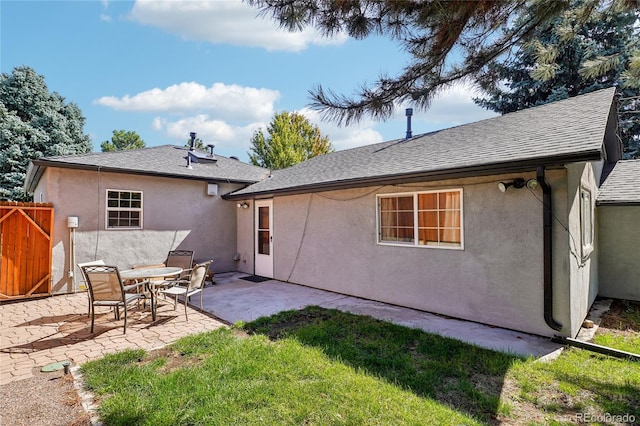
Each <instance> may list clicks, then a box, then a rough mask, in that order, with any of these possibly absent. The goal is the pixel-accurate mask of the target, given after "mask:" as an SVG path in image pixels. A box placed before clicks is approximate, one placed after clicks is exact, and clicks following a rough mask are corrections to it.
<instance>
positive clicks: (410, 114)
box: [404, 108, 413, 139]
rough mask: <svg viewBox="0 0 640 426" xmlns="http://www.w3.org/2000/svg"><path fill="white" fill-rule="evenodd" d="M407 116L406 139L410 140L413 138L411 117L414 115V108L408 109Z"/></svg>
mask: <svg viewBox="0 0 640 426" xmlns="http://www.w3.org/2000/svg"><path fill="white" fill-rule="evenodd" d="M405 115H406V116H407V135H406V136H405V137H404V138H405V139H409V138H411V137H412V136H413V135H412V133H411V116H412V115H413V108H407V109H406V110H405Z"/></svg>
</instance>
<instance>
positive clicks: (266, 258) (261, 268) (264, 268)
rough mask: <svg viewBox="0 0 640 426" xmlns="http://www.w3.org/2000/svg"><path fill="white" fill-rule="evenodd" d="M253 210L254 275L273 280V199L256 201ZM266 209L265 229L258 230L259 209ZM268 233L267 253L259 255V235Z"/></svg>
mask: <svg viewBox="0 0 640 426" xmlns="http://www.w3.org/2000/svg"><path fill="white" fill-rule="evenodd" d="M254 205H255V210H254V224H255V225H254V231H253V243H254V267H253V269H254V274H255V275H259V276H261V277H266V278H273V199H269V200H256V201H255V203H254ZM264 207H267V208H268V209H269V214H268V224H267V226H268V227H267V228H260V209H261V208H264ZM265 231H267V232H268V240H269V246H268V247H269V249H268V250H269V253H268V254H264V253H260V251H261V250H260V248H261V247H260V240H259V237H260V233H261V232H265Z"/></svg>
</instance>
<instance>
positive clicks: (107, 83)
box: [0, 0, 494, 161]
mask: <svg viewBox="0 0 640 426" xmlns="http://www.w3.org/2000/svg"><path fill="white" fill-rule="evenodd" d="M257 15H258V11H257V10H255V9H252V8H250V7H249V6H247V5H246V4H243V3H242V2H241V1H239V0H238V1H235V0H228V1H227V0H224V1H222V0H211V1H195V0H193V1H170V0H162V1H151V0H144V1H135V2H130V1H24V0H22V1H13V0H1V2H0V43H1V44H0V48H1V50H0V69H1V71H2V72H4V73H11V71H12V70H13V68H14V67H16V66H21V65H26V66H29V67H32V68H33V69H34V70H35V71H36V72H37V73H38V74H41V75H43V76H44V77H45V81H46V83H47V86H48V88H49V90H50V91H56V92H58V93H60V94H61V95H62V96H63V97H65V99H66V100H67V101H68V102H73V103H75V104H77V105H78V106H79V107H80V109H81V111H82V113H83V115H84V116H85V117H86V123H85V127H84V130H85V133H88V134H89V135H90V137H91V139H92V140H93V147H94V151H99V150H100V143H101V142H103V141H105V140H108V139H110V138H111V135H112V131H113V130H119V129H123V130H134V131H136V132H137V133H138V134H140V136H141V137H142V139H144V141H145V142H146V144H147V146H156V145H164V144H174V145H184V144H185V143H186V141H187V139H188V138H189V132H191V131H194V132H197V133H198V137H199V138H201V139H202V140H203V141H204V143H205V144H210V143H212V144H215V145H216V152H218V153H219V154H222V155H226V156H230V155H235V156H238V157H239V158H240V159H241V160H245V161H246V160H247V158H248V157H247V150H248V149H249V145H250V139H251V135H252V134H253V132H254V131H255V130H256V129H258V128H266V126H267V125H268V124H269V122H270V121H271V119H272V118H273V115H274V114H275V113H277V112H281V111H297V112H300V113H302V114H304V115H305V116H307V117H308V118H309V120H310V121H311V122H312V123H314V124H316V125H317V126H318V127H319V128H320V130H321V132H322V133H323V134H324V135H326V136H328V137H329V138H330V140H331V141H332V143H333V144H334V146H335V147H336V149H346V148H351V147H354V146H361V145H365V144H370V143H376V142H381V141H385V140H391V139H396V138H401V137H404V134H405V126H406V118H405V116H404V108H405V107H407V106H408V105H399V106H398V109H397V111H396V113H395V115H394V117H392V118H391V119H390V120H387V121H386V122H384V123H381V122H374V121H371V120H369V119H365V120H363V121H362V122H360V123H359V124H357V125H352V126H349V127H338V126H336V125H334V124H333V123H328V122H324V121H322V120H321V118H320V117H319V115H318V114H317V113H316V112H314V111H311V110H309V109H308V108H307V105H308V104H309V102H310V98H309V95H308V92H309V90H310V89H312V88H314V87H315V86H317V85H319V84H321V85H322V86H323V87H324V88H326V89H331V90H333V91H335V92H337V93H340V94H344V95H352V94H353V93H355V91H356V90H357V89H358V88H359V87H360V86H361V85H362V84H367V83H373V82H374V81H375V80H376V79H377V77H378V76H379V75H380V74H385V73H386V74H390V75H395V74H396V73H397V72H398V71H400V70H401V69H402V68H403V66H405V65H407V61H408V59H409V58H408V56H407V55H406V54H405V53H403V52H402V50H401V49H400V46H399V45H398V44H397V43H394V42H392V41H390V40H388V39H386V38H368V39H366V40H354V39H350V38H348V37H346V36H342V37H336V38H335V39H331V40H328V39H326V38H323V37H321V36H320V35H319V34H318V33H317V32H315V31H313V30H307V31H304V32H300V33H288V32H285V31H283V30H280V29H278V27H277V25H276V24H275V23H273V22H271V21H269V20H268V19H265V18H262V17H259V16H257ZM472 95H473V90H472V89H471V88H470V87H469V86H463V85H457V86H454V87H452V88H451V89H450V90H449V91H447V92H446V93H443V94H442V95H441V96H440V97H439V98H438V99H437V100H436V101H435V102H434V103H433V105H432V107H431V108H430V109H429V110H427V111H418V110H416V109H414V116H413V125H412V127H413V132H414V134H419V133H424V132H428V131H432V130H437V129H442V128H446V127H451V126H455V125H458V124H463V123H468V122H472V121H477V120H480V119H483V118H488V117H492V116H494V114H493V113H491V112H488V111H485V110H483V109H481V108H479V107H477V106H475V105H474V104H473V102H472V101H471V97H472Z"/></svg>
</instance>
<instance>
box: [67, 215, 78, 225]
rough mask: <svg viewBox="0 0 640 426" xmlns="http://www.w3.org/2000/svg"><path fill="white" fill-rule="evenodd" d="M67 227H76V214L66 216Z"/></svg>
mask: <svg viewBox="0 0 640 426" xmlns="http://www.w3.org/2000/svg"><path fill="white" fill-rule="evenodd" d="M67 227H68V228H77V227H78V216H69V217H68V218H67Z"/></svg>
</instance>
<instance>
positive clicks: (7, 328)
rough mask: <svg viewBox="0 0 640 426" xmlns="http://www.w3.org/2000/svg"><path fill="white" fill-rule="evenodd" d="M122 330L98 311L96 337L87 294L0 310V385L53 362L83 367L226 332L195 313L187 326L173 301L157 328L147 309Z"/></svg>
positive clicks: (164, 305) (163, 307)
mask: <svg viewBox="0 0 640 426" xmlns="http://www.w3.org/2000/svg"><path fill="white" fill-rule="evenodd" d="M122 325H123V320H122V319H120V320H119V321H116V320H114V316H113V312H111V311H109V309H108V308H98V309H97V310H96V325H95V330H94V333H93V334H91V333H90V332H89V330H90V326H91V317H90V316H88V315H87V295H86V294H84V293H77V294H69V295H61V296H53V297H47V298H42V299H35V300H25V301H20V302H13V303H3V304H0V385H3V384H6V383H9V382H12V381H15V380H22V379H26V378H29V377H32V376H33V369H34V368H36V367H38V368H39V367H42V366H45V365H47V364H50V363H52V362H57V361H64V360H69V361H71V362H72V364H74V365H79V364H82V363H84V362H86V361H88V360H92V359H96V358H100V357H102V356H104V355H105V354H108V353H113V352H118V351H121V350H123V349H128V348H142V349H145V350H150V349H155V348H159V347H162V346H165V345H167V344H169V343H172V342H174V341H176V340H177V339H179V338H181V337H184V336H187V335H189V334H195V333H199V332H202V331H207V330H213V329H216V328H219V327H223V326H225V325H224V323H222V322H221V321H219V320H217V319H215V318H213V317H211V316H209V315H206V314H204V313H201V312H199V311H197V310H195V309H192V308H191V307H189V321H186V319H185V316H184V307H180V306H178V309H177V310H175V311H174V310H173V304H172V303H171V302H169V301H166V302H163V301H161V303H160V306H159V307H158V315H157V318H156V321H155V322H154V321H152V319H151V312H149V310H148V307H147V309H144V308H143V307H142V306H140V307H139V308H138V307H134V308H133V309H131V310H130V311H129V319H128V321H127V333H126V334H123V333H122V331H123V327H122Z"/></svg>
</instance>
